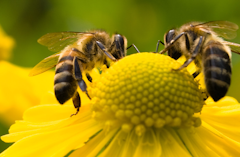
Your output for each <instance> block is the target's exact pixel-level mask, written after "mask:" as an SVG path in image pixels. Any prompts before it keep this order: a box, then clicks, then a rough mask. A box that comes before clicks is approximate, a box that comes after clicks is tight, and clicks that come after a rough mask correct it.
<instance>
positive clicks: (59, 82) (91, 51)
mask: <svg viewBox="0 0 240 157" xmlns="http://www.w3.org/2000/svg"><path fill="white" fill-rule="evenodd" d="M38 43H40V44H42V45H44V46H47V47H48V49H49V50H50V51H54V52H58V53H56V54H53V55H51V56H49V57H47V58H45V59H43V60H42V61H41V62H40V63H38V64H37V65H36V66H35V67H34V68H33V69H32V70H31V72H30V76H35V75H38V74H41V73H43V72H45V71H47V70H49V69H51V68H53V67H56V68H55V77H54V91H55V96H56V99H57V100H58V102H59V103H60V104H64V103H65V102H66V101H68V100H69V99H71V98H72V101H73V105H74V107H75V108H76V113H75V114H73V115H76V114H77V113H78V112H79V108H80V107H81V98H80V95H79V93H78V92H77V87H78V86H79V87H80V89H81V90H82V91H83V92H85V93H86V95H87V96H88V97H89V99H91V97H90V96H89V94H88V91H87V85H86V83H85V81H84V80H83V72H84V73H85V74H86V77H87V79H88V80H89V81H90V82H92V77H91V76H90V75H89V73H88V72H89V71H91V70H92V69H93V68H94V67H99V66H101V65H104V64H105V65H106V66H107V67H108V65H109V62H110V61H117V60H119V59H121V58H123V57H125V56H126V47H127V39H126V38H125V37H124V36H123V35H120V34H114V35H112V38H110V35H109V34H108V33H106V32H105V31H102V30H93V31H89V32H57V33H48V34H46V35H44V36H42V37H41V38H40V39H38Z"/></svg>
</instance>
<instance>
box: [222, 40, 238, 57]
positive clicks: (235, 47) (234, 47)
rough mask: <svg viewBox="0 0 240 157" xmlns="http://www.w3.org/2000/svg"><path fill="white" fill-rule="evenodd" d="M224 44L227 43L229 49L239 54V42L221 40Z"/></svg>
mask: <svg viewBox="0 0 240 157" xmlns="http://www.w3.org/2000/svg"><path fill="white" fill-rule="evenodd" d="M223 43H224V44H226V45H228V46H229V47H230V48H231V51H232V52H234V53H237V54H240V44H237V43H232V42H228V41H223Z"/></svg>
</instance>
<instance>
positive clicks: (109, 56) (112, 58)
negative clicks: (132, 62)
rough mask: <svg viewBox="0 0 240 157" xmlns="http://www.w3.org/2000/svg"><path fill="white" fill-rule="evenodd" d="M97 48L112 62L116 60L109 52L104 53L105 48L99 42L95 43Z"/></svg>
mask: <svg viewBox="0 0 240 157" xmlns="http://www.w3.org/2000/svg"><path fill="white" fill-rule="evenodd" d="M96 43H97V45H98V47H99V48H100V49H101V50H102V51H103V52H104V53H105V55H107V56H108V58H110V59H111V60H112V61H117V59H116V58H115V57H113V55H112V54H110V53H109V52H107V51H106V48H105V46H104V45H103V44H102V43H101V42H100V41H96Z"/></svg>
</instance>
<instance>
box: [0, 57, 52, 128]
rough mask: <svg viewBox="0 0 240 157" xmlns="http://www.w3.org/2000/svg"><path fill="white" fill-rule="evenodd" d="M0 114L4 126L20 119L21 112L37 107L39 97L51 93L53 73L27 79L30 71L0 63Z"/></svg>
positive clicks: (7, 63) (3, 62)
mask: <svg viewBox="0 0 240 157" xmlns="http://www.w3.org/2000/svg"><path fill="white" fill-rule="evenodd" d="M0 69H1V72H0V82H1V87H0V106H1V107H0V114H1V119H2V120H3V122H6V124H12V123H14V121H15V120H16V119H21V117H22V114H23V112H24V111H25V110H26V109H27V108H29V107H32V106H35V105H39V104H40V100H41V97H43V96H44V95H45V93H46V92H48V91H53V77H54V72H52V71H49V72H46V73H44V74H42V75H39V76H35V77H29V72H30V69H28V68H22V67H18V66H16V65H13V64H11V63H9V62H6V61H0Z"/></svg>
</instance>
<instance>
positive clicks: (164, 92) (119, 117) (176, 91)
mask: <svg viewBox="0 0 240 157" xmlns="http://www.w3.org/2000/svg"><path fill="white" fill-rule="evenodd" d="M178 67H180V64H179V63H178V62H177V61H175V60H173V59H172V58H170V57H168V56H165V55H160V54H154V53H138V54H133V55H130V56H127V57H125V58H123V59H121V60H119V61H118V62H116V63H114V64H113V65H112V66H111V67H110V68H109V69H107V70H105V71H104V72H103V73H102V74H101V76H100V78H99V79H97V80H95V82H94V85H93V86H94V88H93V89H92V92H91V94H92V97H93V101H92V106H93V111H94V113H95V114H94V115H95V116H94V117H95V119H96V120H98V121H102V122H104V123H105V124H106V125H109V126H116V125H120V126H121V128H122V129H123V130H124V131H127V132H128V131H130V130H132V129H133V128H135V129H136V131H137V130H140V133H141V130H144V129H146V128H148V127H155V128H162V127H164V126H168V127H181V126H199V125H200V124H201V121H200V119H199V118H196V117H193V115H194V113H197V112H200V111H201V109H202V106H203V104H204V101H203V98H202V94H201V92H200V90H199V87H198V84H197V83H196V82H195V81H194V79H193V77H192V76H191V75H190V74H189V73H188V71H187V70H186V69H183V70H181V71H178V70H173V69H177V68H178Z"/></svg>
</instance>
